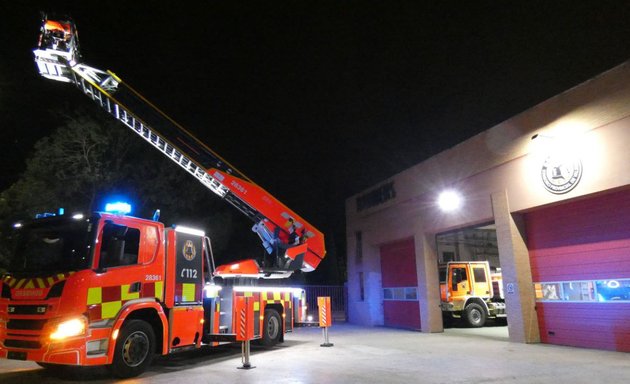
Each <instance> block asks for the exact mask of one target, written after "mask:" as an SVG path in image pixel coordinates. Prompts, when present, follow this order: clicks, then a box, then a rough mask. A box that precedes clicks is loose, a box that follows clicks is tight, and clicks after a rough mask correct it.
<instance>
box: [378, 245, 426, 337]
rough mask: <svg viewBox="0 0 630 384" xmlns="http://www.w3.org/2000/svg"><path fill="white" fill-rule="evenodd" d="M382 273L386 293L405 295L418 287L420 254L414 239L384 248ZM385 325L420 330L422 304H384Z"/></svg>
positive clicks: (403, 300)
mask: <svg viewBox="0 0 630 384" xmlns="http://www.w3.org/2000/svg"><path fill="white" fill-rule="evenodd" d="M380 251H381V273H382V281H383V289H384V290H387V289H390V288H391V290H390V292H391V291H394V290H396V289H398V292H400V291H401V290H403V291H404V289H405V288H407V289H415V290H416V292H417V287H418V273H417V271H416V252H415V246H414V240H413V238H410V239H405V240H401V241H397V242H395V243H390V244H387V245H384V246H382V247H381V250H380ZM383 313H384V318H385V319H384V320H385V321H384V324H385V326H388V327H398V328H411V329H420V306H419V303H418V300H417V299H415V300H413V299H408V298H400V297H399V298H391V299H385V300H384V301H383Z"/></svg>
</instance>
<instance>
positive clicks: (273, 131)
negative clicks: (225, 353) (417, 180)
mask: <svg viewBox="0 0 630 384" xmlns="http://www.w3.org/2000/svg"><path fill="white" fill-rule="evenodd" d="M22 3H24V4H22ZM156 4H157V5H156ZM40 9H42V10H48V11H56V12H62V13H64V12H65V13H67V14H69V15H71V16H72V17H73V18H74V20H75V21H76V23H77V26H78V29H79V35H80V40H81V48H82V53H83V58H84V61H85V62H86V63H87V64H89V65H92V66H94V67H97V68H100V69H110V70H112V71H113V72H115V73H116V74H117V75H118V76H120V77H121V78H122V79H123V80H125V81H126V82H127V83H128V84H130V85H131V86H133V87H134V88H136V89H137V90H139V91H140V92H142V93H143V94H144V95H145V96H146V97H147V98H148V99H149V100H151V101H153V102H154V103H155V104H156V105H158V106H159V107H161V109H162V110H164V111H165V112H166V113H167V114H169V115H170V116H171V117H173V118H174V119H175V120H176V121H178V122H179V123H181V124H182V125H183V126H184V127H186V128H187V129H188V130H190V131H191V132H193V133H194V134H195V135H197V136H198V137H199V138H200V139H201V140H202V141H203V142H205V143H206V144H207V145H208V146H209V147H210V148H212V149H213V150H215V151H216V152H217V153H219V154H220V155H221V156H223V157H224V158H225V159H227V160H228V161H229V162H231V163H232V164H233V165H234V166H236V167H237V168H238V169H239V170H241V171H242V172H243V173H245V174H246V175H247V176H249V177H250V178H251V179H253V180H254V181H255V182H256V183H258V184H260V185H261V186H262V187H264V188H265V189H267V190H268V191H270V192H271V193H272V194H273V195H274V196H276V197H277V198H278V199H280V200H281V201H283V202H284V203H286V204H287V205H288V206H289V207H291V208H292V209H294V210H295V211H297V212H298V213H300V214H301V215H302V216H303V217H304V218H306V219H307V220H309V221H311V222H312V223H313V224H315V225H316V226H318V227H319V228H320V230H322V231H323V232H325V233H326V234H330V233H334V234H335V236H337V237H340V238H343V236H344V223H343V220H344V219H343V215H344V208H343V204H344V199H345V198H347V197H348V196H350V195H352V194H354V193H357V192H359V191H361V190H363V189H365V188H367V187H369V186H371V185H374V184H375V183H377V182H379V181H381V180H383V179H385V178H387V177H388V176H391V175H393V174H395V173H397V172H399V171H402V170H404V169H406V168H408V167H410V166H412V165H414V164H416V163H418V162H420V161H422V160H423V159H426V158H427V157H430V156H432V155H434V154H436V153H438V152H440V151H442V150H444V149H447V148H450V147H452V146H453V145H455V144H457V143H459V142H461V141H463V140H465V139H468V138H470V137H471V136H473V135H475V134H477V133H479V132H481V131H483V130H486V129H488V128H490V127H492V126H494V125H496V124H498V123H500V122H501V121H503V120H505V119H508V118H509V117H511V116H513V115H515V114H517V113H520V112H522V111H524V110H526V109H528V108H530V107H532V106H534V105H536V104H538V103H540V102H542V101H544V100H546V99H548V98H549V97H552V96H554V95H556V94H558V93H560V92H562V91H564V90H567V89H569V88H571V87H573V86H575V85H577V84H579V83H581V82H583V81H585V80H588V79H589V78H591V77H593V76H595V75H597V74H599V73H601V72H603V71H605V70H608V69H610V68H612V67H614V66H616V65H618V64H620V63H622V62H624V61H625V60H627V59H628V58H629V57H630V2H625V1H616V2H615V1H560V2H557V1H553V2H552V1H523V2H520V3H519V2H515V1H492V2H488V1H483V2H473V1H471V2H464V1H432V2H428V1H417V2H396V1H381V2H367V1H363V2H357V1H330V2H329V1H288V2H277V1H265V2H261V1H251V2H236V1H221V2H218V1H197V2H187V1H176V2H166V1H164V2H157V1H135V0H133V1H132V0H126V1H111V0H110V1H76V2H67V1H50V2H29V1H24V2H18V1H6V0H5V1H2V2H0V11H1V12H2V15H3V27H2V28H3V31H2V33H1V34H0V39H1V40H0V41H1V43H2V45H1V47H2V51H1V53H0V126H1V128H0V143H1V145H2V146H1V148H2V151H1V152H0V171H1V179H0V188H1V189H4V188H6V187H8V186H9V185H10V184H11V183H12V182H14V181H15V180H16V179H17V178H18V177H19V174H20V172H22V171H23V170H24V159H25V157H26V156H28V154H29V152H30V151H31V150H32V146H33V144H34V143H35V141H36V140H37V139H39V138H41V137H43V136H45V135H47V134H49V133H50V132H51V131H52V130H53V129H54V128H55V121H54V120H51V119H50V114H49V113H48V111H50V110H51V109H54V108H58V107H59V106H60V105H63V104H71V105H72V104H77V105H78V104H81V105H89V103H90V101H89V100H88V99H87V98H85V97H83V96H82V95H81V94H80V93H79V91H78V90H76V89H74V88H73V87H72V86H69V85H67V84H61V83H55V82H52V81H50V80H45V79H43V78H40V77H39V76H38V74H37V71H36V68H35V64H34V63H33V60H32V53H31V50H32V49H33V47H34V44H35V43H36V37H37V32H38V28H39V22H40V21H39V14H38V11H39V10H40ZM94 108H97V107H94ZM121 132H124V131H122V130H121ZM209 193H210V192H209ZM339 240H340V239H337V241H339ZM339 251H340V252H342V253H343V252H344V250H343V249H342V250H339Z"/></svg>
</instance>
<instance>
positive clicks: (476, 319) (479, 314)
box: [464, 303, 486, 328]
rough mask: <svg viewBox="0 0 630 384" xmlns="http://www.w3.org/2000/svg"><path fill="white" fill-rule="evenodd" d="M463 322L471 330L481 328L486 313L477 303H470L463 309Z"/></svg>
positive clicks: (484, 321)
mask: <svg viewBox="0 0 630 384" xmlns="http://www.w3.org/2000/svg"><path fill="white" fill-rule="evenodd" d="M464 320H465V321H466V324H468V325H469V326H470V327H473V328H479V327H483V325H484V324H485V323H486V311H484V309H483V308H482V307H481V305H479V304H477V303H470V304H468V305H467V306H466V308H465V309H464Z"/></svg>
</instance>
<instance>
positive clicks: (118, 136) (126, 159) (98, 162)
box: [0, 111, 261, 264]
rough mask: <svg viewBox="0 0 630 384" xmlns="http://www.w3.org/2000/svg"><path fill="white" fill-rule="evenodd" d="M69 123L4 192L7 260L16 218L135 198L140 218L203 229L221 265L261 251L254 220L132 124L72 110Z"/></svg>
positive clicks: (2, 251) (1, 208)
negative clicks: (154, 215)
mask: <svg viewBox="0 0 630 384" xmlns="http://www.w3.org/2000/svg"><path fill="white" fill-rule="evenodd" d="M64 121H65V122H64V124H62V125H60V126H59V127H58V128H57V129H56V130H55V131H54V132H53V133H52V134H51V135H50V136H47V137H44V138H42V139H41V140H39V141H38V142H37V143H36V144H35V146H34V149H33V152H32V155H31V156H30V157H29V158H28V160H27V163H26V170H25V172H24V174H23V175H22V176H21V177H20V179H19V180H18V181H17V182H16V183H14V184H13V185H12V186H10V187H9V188H8V189H7V190H5V191H3V192H2V193H0V221H1V223H0V224H1V228H2V229H1V231H2V232H0V264H1V262H2V259H4V260H6V259H7V257H8V252H10V251H9V248H10V247H9V245H8V241H7V237H8V233H9V232H10V230H11V229H10V224H11V223H13V222H15V221H17V220H20V219H24V218H28V217H33V215H35V213H41V212H54V211H55V210H56V209H57V208H58V207H64V209H65V211H66V212H68V213H72V212H89V211H97V210H102V209H103V207H104V203H105V201H106V199H107V198H108V197H111V196H118V197H122V196H124V198H125V199H127V200H130V201H131V202H132V205H133V206H134V212H133V214H134V215H135V216H139V217H151V216H152V213H153V211H154V210H155V209H160V211H161V221H163V222H165V224H167V225H168V224H169V223H178V224H185V225H191V226H196V227H201V228H204V229H205V230H206V232H207V233H208V234H209V235H210V236H211V237H212V239H213V244H214V246H215V257H216V256H219V257H218V260H217V262H219V263H221V262H225V261H227V260H230V259H239V258H251V257H257V256H259V255H260V254H259V252H260V249H261V248H260V246H259V245H258V242H257V238H256V237H255V235H254V234H253V233H252V232H251V231H249V228H250V227H251V222H249V221H248V219H246V218H243V217H242V215H239V214H238V213H237V212H236V211H235V210H234V209H233V208H231V207H229V206H228V205H227V204H225V203H224V202H222V201H220V199H219V198H218V197H217V196H215V195H214V194H213V193H212V192H210V191H209V190H207V189H206V188H205V187H204V186H202V185H201V184H200V183H198V182H197V181H196V180H195V179H194V178H193V177H192V176H190V175H188V174H187V173H186V172H183V171H182V170H181V169H180V168H179V167H178V166H177V165H176V164H174V163H173V162H171V161H170V160H168V159H167V158H165V157H164V156H162V155H161V154H159V153H158V152H157V151H155V150H153V149H152V148H151V147H150V145H148V144H147V143H145V142H144V140H143V139H142V138H140V137H138V136H136V135H135V134H134V133H132V132H130V131H129V130H128V128H126V127H124V126H123V125H121V124H119V123H117V122H115V121H110V120H109V118H108V117H107V116H104V114H102V113H100V111H99V114H93V113H88V112H85V111H80V112H78V113H73V114H69V115H66V116H65V117H64ZM243 229H245V230H243ZM228 249H229V250H230V251H229V252H228V251H227V250H228ZM252 253H254V254H252Z"/></svg>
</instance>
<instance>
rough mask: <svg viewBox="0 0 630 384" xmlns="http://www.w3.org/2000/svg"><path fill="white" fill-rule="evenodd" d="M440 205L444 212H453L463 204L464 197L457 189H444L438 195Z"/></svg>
mask: <svg viewBox="0 0 630 384" xmlns="http://www.w3.org/2000/svg"><path fill="white" fill-rule="evenodd" d="M438 205H439V206H440V209H441V210H443V211H444V212H452V211H455V210H457V209H459V208H460V207H461V205H462V198H461V196H460V195H459V193H457V192H455V191H451V190H449V191H444V192H442V193H440V196H439V197H438Z"/></svg>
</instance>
